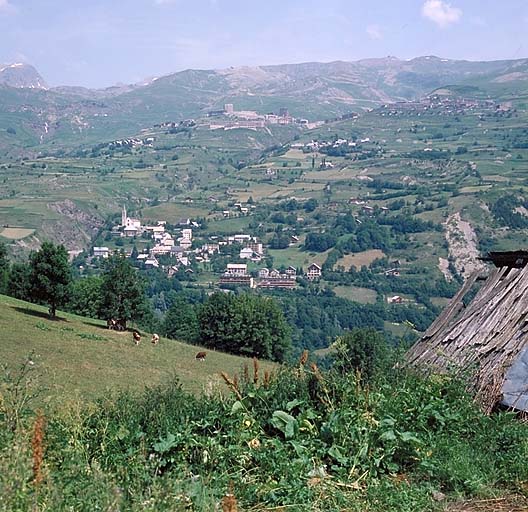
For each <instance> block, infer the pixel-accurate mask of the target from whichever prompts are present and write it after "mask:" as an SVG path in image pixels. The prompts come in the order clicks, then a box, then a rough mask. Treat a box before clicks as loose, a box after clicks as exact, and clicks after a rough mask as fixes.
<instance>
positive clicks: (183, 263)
mask: <svg viewBox="0 0 528 512" xmlns="http://www.w3.org/2000/svg"><path fill="white" fill-rule="evenodd" d="M240 208H241V209H246V210H247V208H245V207H243V206H242V205H240ZM199 227H200V224H199V223H198V222H196V221H193V220H192V219H188V218H185V219H180V220H179V221H178V226H177V227H176V228H175V229H174V230H173V233H170V232H169V230H168V229H167V222H166V221H158V222H157V223H156V224H155V225H143V224H142V223H141V220H140V219H137V218H133V217H130V216H128V214H127V210H126V207H123V210H122V215H121V223H120V225H118V226H115V228H114V229H113V230H112V235H113V236H117V237H124V238H132V239H134V238H135V237H138V236H141V237H142V238H145V237H146V238H148V239H149V240H152V241H153V243H154V245H153V246H152V247H151V248H149V249H148V250H145V251H144V252H138V253H137V254H135V253H134V251H126V252H125V254H126V256H127V257H128V258H133V259H135V263H137V264H139V265H140V266H141V267H142V268H145V269H162V270H163V271H164V272H166V273H167V275H168V277H173V276H174V275H175V274H176V273H177V272H180V271H183V272H184V273H188V274H193V273H194V270H193V268H192V267H193V264H196V265H200V264H204V265H205V264H208V263H210V262H211V259H212V258H213V257H214V255H219V254H222V248H223V247H228V246H230V247H233V246H235V247H236V246H239V247H240V250H239V251H236V250H235V251H233V250H232V249H231V250H230V251H229V252H228V251H226V254H232V255H233V256H232V258H233V260H236V261H237V262H233V263H227V265H226V266H225V269H224V271H223V273H221V275H220V277H219V280H218V285H219V286H220V287H222V288H233V287H239V286H242V287H248V288H268V289H269V288H277V289H285V290H291V289H293V288H295V287H296V284H297V278H298V277H303V278H305V279H307V280H309V281H316V280H318V279H320V278H321V276H322V267H321V266H320V265H318V264H317V263H311V264H310V265H309V266H308V268H307V269H306V272H304V273H300V271H299V269H297V268H295V267H293V266H290V267H288V268H287V269H285V270H284V271H282V272H281V271H279V270H277V269H275V268H266V267H261V268H259V269H258V270H250V268H249V265H248V262H251V263H254V264H258V263H260V262H261V261H262V260H263V259H264V257H265V248H264V246H263V244H262V242H261V241H259V239H258V237H255V236H252V235H249V234H244V233H240V234H234V235H229V236H225V237H221V236H214V235H213V236H210V237H209V239H208V240H207V242H206V243H204V244H201V245H200V246H199V247H193V245H196V244H195V243H193V228H199ZM298 241H299V239H298V237H296V236H294V235H292V237H291V244H292V245H293V244H295V243H297V242H298ZM119 252H121V251H120V250H119V249H115V250H111V249H110V248H109V247H107V246H96V247H93V257H94V258H102V259H107V258H109V257H110V255H112V254H114V253H119ZM161 257H163V261H164V262H167V261H168V260H167V257H168V258H169V260H170V263H169V264H166V263H165V264H162V263H161V262H160V260H161V259H162V258H161ZM239 261H245V262H246V263H240V262H239Z"/></svg>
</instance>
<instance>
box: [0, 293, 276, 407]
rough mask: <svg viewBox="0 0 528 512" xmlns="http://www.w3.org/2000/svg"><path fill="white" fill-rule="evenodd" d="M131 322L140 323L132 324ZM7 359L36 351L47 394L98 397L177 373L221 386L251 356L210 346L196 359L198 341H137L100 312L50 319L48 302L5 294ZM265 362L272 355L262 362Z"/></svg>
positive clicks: (193, 386) (197, 387) (0, 314)
mask: <svg viewBox="0 0 528 512" xmlns="http://www.w3.org/2000/svg"><path fill="white" fill-rule="evenodd" d="M129 327H133V326H132V325H130V326H129ZM0 330H1V332H2V341H1V342H0V361H1V362H2V365H4V366H8V367H9V368H15V367H16V366H18V365H19V364H21V363H22V362H24V361H25V360H27V358H28V357H29V356H30V355H31V357H32V359H33V361H34V363H35V364H34V368H35V369H34V371H35V372H36V373H37V374H38V375H39V382H40V383H41V385H42V396H41V398H42V399H44V398H45V397H50V399H51V400H52V401H58V400H63V399H64V398H65V397H69V398H72V399H73V398H74V397H76V396H77V397H79V398H81V399H83V400H92V399H94V398H97V397H102V396H104V395H107V394H108V393H115V392H117V391H118V390H123V389H130V390H138V389H142V388H144V387H145V386H153V385H156V384H160V383H163V382H167V381H168V380H169V379H170V378H171V377H172V376H177V377H178V379H180V381H181V383H182V385H183V386H184V388H186V389H187V390H189V391H191V392H193V393H200V392H202V391H203V390H204V389H210V388H212V387H213V388H217V387H222V381H221V378H220V372H222V371H223V372H227V373H228V374H230V375H232V374H234V373H238V372H239V371H240V370H241V369H242V367H243V366H244V364H250V365H251V360H248V359H245V358H241V357H237V356H233V355H229V354H224V353H221V352H215V351H212V350H207V358H206V360H205V361H204V362H199V361H196V359H195V355H196V353H197V352H198V351H200V350H202V349H201V347H199V346H193V345H186V344H184V343H180V342H178V341H174V340H168V339H165V338H161V340H160V343H159V345H152V344H151V343H150V336H151V333H146V332H142V340H141V343H140V344H139V345H138V346H136V345H135V344H134V343H133V340H132V333H131V332H116V331H109V330H108V329H106V323H104V322H102V321H100V320H93V319H90V318H83V317H79V316H76V315H71V314H68V313H63V312H58V319H57V320H53V321H52V320H49V319H48V316H47V309H46V308H45V307H42V306H37V305H33V304H28V303H26V302H23V301H19V300H16V299H12V298H9V297H6V296H3V295H0ZM262 366H263V367H264V368H265V369H272V368H274V366H273V365H272V364H271V363H269V364H268V363H266V362H263V365H262Z"/></svg>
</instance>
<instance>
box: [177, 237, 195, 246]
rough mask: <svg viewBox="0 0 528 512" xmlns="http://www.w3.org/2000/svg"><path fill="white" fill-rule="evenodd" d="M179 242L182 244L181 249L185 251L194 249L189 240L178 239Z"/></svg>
mask: <svg viewBox="0 0 528 512" xmlns="http://www.w3.org/2000/svg"><path fill="white" fill-rule="evenodd" d="M178 242H179V244H180V247H183V248H184V249H190V248H191V247H192V242H191V240H189V239H188V238H184V237H181V238H178Z"/></svg>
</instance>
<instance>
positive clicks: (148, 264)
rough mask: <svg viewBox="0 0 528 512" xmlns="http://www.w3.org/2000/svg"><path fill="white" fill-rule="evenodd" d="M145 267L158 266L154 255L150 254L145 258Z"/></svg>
mask: <svg viewBox="0 0 528 512" xmlns="http://www.w3.org/2000/svg"><path fill="white" fill-rule="evenodd" d="M145 267H148V268H158V267H159V262H158V260H157V259H156V258H155V257H154V256H150V257H149V258H147V259H146V260H145Z"/></svg>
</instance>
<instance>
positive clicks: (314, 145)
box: [290, 137, 371, 153]
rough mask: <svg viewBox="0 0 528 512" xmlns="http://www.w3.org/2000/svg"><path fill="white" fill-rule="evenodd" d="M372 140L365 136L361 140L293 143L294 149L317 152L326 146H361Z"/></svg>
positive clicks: (335, 147) (336, 147)
mask: <svg viewBox="0 0 528 512" xmlns="http://www.w3.org/2000/svg"><path fill="white" fill-rule="evenodd" d="M369 142H371V140H370V137H365V138H363V139H359V140H349V139H341V138H339V139H336V140H332V141H319V140H311V141H310V142H307V143H306V144H304V143H302V142H294V143H293V144H291V146H290V147H291V148H292V149H301V150H302V151H304V152H305V153H316V152H317V151H320V150H321V149H325V148H334V149H338V148H341V147H343V146H346V147H350V148H355V147H357V146H359V144H367V143H369Z"/></svg>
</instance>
